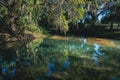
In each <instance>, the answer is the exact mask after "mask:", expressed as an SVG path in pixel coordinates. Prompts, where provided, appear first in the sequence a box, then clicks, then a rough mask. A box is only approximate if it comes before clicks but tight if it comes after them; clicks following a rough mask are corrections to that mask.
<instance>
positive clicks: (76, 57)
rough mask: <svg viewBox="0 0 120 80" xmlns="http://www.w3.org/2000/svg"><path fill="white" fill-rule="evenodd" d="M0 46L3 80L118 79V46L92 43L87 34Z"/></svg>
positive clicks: (119, 58)
mask: <svg viewBox="0 0 120 80" xmlns="http://www.w3.org/2000/svg"><path fill="white" fill-rule="evenodd" d="M113 42H114V41H113ZM12 44H13V45H14V46H12ZM117 45H120V42H117ZM6 47H8V48H6ZM1 48H2V50H1V51H0V62H1V72H2V74H1V76H2V77H1V78H2V79H5V80H119V79H120V70H119V68H120V53H119V52H120V47H119V46H117V47H116V46H113V47H112V46H105V45H101V44H99V43H97V42H94V43H91V42H90V41H89V39H87V38H79V39H77V40H74V39H69V40H56V39H49V38H44V39H36V40H34V41H32V42H30V43H27V44H26V43H23V42H22V43H21V42H20V43H19V42H14V43H10V45H9V44H6V45H5V46H2V47H1Z"/></svg>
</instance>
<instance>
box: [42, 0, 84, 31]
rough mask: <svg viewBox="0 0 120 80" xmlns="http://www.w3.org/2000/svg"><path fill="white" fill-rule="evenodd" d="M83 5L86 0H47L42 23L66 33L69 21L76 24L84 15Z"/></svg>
mask: <svg viewBox="0 0 120 80" xmlns="http://www.w3.org/2000/svg"><path fill="white" fill-rule="evenodd" d="M83 5H84V0H45V1H44V4H43V5H42V9H41V17H40V18H41V19H40V21H41V24H42V23H45V25H44V26H49V27H48V28H50V29H51V28H52V29H55V30H59V31H62V32H64V33H66V32H67V31H68V29H69V23H73V24H75V25H76V24H77V23H78V20H79V19H80V18H81V17H83V16H84V8H83ZM46 24H47V25H46Z"/></svg>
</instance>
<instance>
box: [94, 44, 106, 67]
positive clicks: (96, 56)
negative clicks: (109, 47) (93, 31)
mask: <svg viewBox="0 0 120 80" xmlns="http://www.w3.org/2000/svg"><path fill="white" fill-rule="evenodd" d="M93 45H94V50H95V52H94V53H93V58H94V60H95V64H97V65H98V60H99V58H100V57H103V56H104V53H103V52H101V51H100V46H99V45H98V44H97V43H94V44H93Z"/></svg>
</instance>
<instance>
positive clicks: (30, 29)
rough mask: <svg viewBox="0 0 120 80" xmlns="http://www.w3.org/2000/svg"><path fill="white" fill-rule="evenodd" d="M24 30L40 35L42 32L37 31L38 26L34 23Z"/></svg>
mask: <svg viewBox="0 0 120 80" xmlns="http://www.w3.org/2000/svg"><path fill="white" fill-rule="evenodd" d="M25 29H26V30H28V31H31V32H38V33H42V30H40V29H39V27H38V26H36V25H35V24H34V23H33V24H31V25H26V26H25Z"/></svg>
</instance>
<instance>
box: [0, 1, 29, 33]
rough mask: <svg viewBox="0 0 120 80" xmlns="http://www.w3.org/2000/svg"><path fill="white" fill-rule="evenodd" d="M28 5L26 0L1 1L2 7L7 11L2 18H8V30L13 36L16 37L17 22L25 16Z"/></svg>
mask: <svg viewBox="0 0 120 80" xmlns="http://www.w3.org/2000/svg"><path fill="white" fill-rule="evenodd" d="M26 3H27V2H26V0H0V5H1V7H3V8H4V9H5V14H6V15H4V13H3V14H2V16H7V20H8V26H9V27H8V29H9V32H10V34H12V35H15V34H16V32H17V25H18V22H17V21H19V20H20V18H21V16H23V15H24V8H25V6H26ZM6 23H7V22H6Z"/></svg>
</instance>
